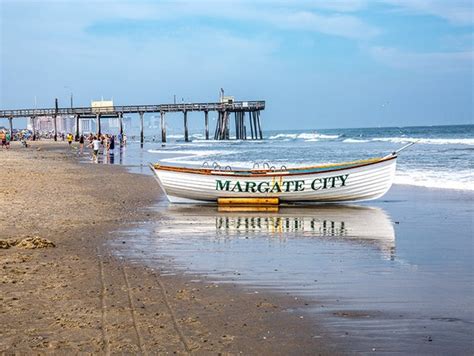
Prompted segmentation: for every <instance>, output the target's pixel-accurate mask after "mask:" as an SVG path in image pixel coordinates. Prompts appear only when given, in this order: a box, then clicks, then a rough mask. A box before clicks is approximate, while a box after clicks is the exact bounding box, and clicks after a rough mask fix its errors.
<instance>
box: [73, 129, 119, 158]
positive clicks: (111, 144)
mask: <svg viewBox="0 0 474 356" xmlns="http://www.w3.org/2000/svg"><path fill="white" fill-rule="evenodd" d="M85 140H87V141H88V142H89V144H88V147H90V148H92V157H93V159H94V160H95V161H97V160H98V158H99V152H100V150H101V148H102V151H103V153H104V154H113V151H114V149H115V141H116V137H115V135H108V134H106V135H93V134H89V136H88V137H87V139H86V138H85V137H84V135H81V136H80V137H79V147H80V150H81V152H82V150H83V148H84V141H85ZM117 141H118V142H119V145H125V144H126V136H125V135H123V136H122V135H120V134H119V137H118V138H117Z"/></svg>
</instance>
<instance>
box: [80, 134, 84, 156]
mask: <svg viewBox="0 0 474 356" xmlns="http://www.w3.org/2000/svg"><path fill="white" fill-rule="evenodd" d="M79 150H80V151H81V153H82V151H83V150H84V135H81V136H80V137H79Z"/></svg>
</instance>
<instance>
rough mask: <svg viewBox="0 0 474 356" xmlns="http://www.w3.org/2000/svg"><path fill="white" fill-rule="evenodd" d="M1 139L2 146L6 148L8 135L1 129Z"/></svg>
mask: <svg viewBox="0 0 474 356" xmlns="http://www.w3.org/2000/svg"><path fill="white" fill-rule="evenodd" d="M0 141H2V148H6V146H7V135H6V134H5V132H4V131H0Z"/></svg>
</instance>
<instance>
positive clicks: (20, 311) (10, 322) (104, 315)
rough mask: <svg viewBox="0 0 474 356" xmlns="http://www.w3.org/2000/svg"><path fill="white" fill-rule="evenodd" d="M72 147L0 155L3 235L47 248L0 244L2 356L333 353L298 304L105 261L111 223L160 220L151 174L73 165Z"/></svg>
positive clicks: (41, 146) (123, 225)
mask: <svg viewBox="0 0 474 356" xmlns="http://www.w3.org/2000/svg"><path fill="white" fill-rule="evenodd" d="M76 152H77V150H75V149H70V148H69V147H67V143H64V142H58V143H52V142H35V143H33V144H32V145H31V147H30V148H28V149H23V148H20V147H19V145H15V144H14V145H12V149H11V150H10V151H8V152H7V151H2V152H0V165H1V166H0V167H1V174H2V179H1V180H0V200H1V202H2V209H1V210H0V240H1V241H16V240H21V239H25V238H31V237H38V238H40V239H45V240H42V241H45V242H46V245H48V244H47V241H50V242H52V243H53V244H54V246H55V247H52V246H44V248H24V247H22V246H19V245H14V246H9V245H8V246H7V244H6V243H3V245H2V246H4V247H9V248H2V249H0V264H1V267H0V269H1V274H0V283H1V289H0V325H1V328H0V352H1V353H3V352H5V353H32V352H34V353H38V352H39V353H50V352H59V353H69V352H74V353H77V352H89V353H102V354H109V353H119V352H120V353H121V352H125V353H140V354H154V353H180V354H187V353H197V354H208V353H212V354H217V353H224V354H225V353H230V354H234V353H239V352H243V353H244V354H312V355H314V354H335V353H339V352H342V350H340V348H339V347H338V345H336V344H335V342H334V341H333V339H332V338H331V337H330V335H329V334H328V332H327V331H326V330H325V329H324V328H323V327H322V326H321V325H320V324H319V323H318V322H317V320H315V319H314V318H306V317H303V315H302V314H301V313H300V312H299V309H300V308H303V307H304V306H305V302H304V301H303V300H299V299H295V298H292V297H290V296H286V297H285V296H281V295H280V296H276V295H274V294H265V293H262V292H260V293H250V292H249V291H248V290H245V289H242V288H239V287H238V286H236V285H232V284H228V285H220V284H219V285H218V284H215V283H212V282H209V281H207V280H206V278H205V277H203V278H201V280H200V281H192V280H191V279H190V277H189V276H187V275H185V274H182V273H180V272H179V271H175V272H174V273H169V270H168V271H167V273H166V274H162V273H160V268H148V267H144V266H142V265H140V264H134V263H131V262H127V261H126V260H124V259H120V258H119V257H114V255H113V254H112V251H111V250H110V249H109V247H108V246H109V244H108V241H110V240H112V239H113V238H114V233H113V232H114V231H117V230H119V229H128V228H132V227H135V228H138V227H139V226H140V225H141V224H142V223H144V222H149V221H153V220H158V219H162V218H163V217H162V216H161V215H160V212H159V211H157V210H156V209H150V206H152V205H153V204H154V203H156V201H157V200H159V199H160V197H161V193H160V191H159V188H158V185H157V184H156V183H155V181H154V180H153V178H152V177H151V176H144V175H137V174H131V173H128V172H127V171H126V170H125V169H124V168H123V167H117V166H111V165H94V164H84V163H82V164H80V163H78V159H77V154H76ZM130 238H132V237H130ZM130 242H131V241H127V240H126V239H123V242H122V243H123V244H124V245H126V244H127V243H130ZM27 247H28V246H27ZM29 247H31V246H29Z"/></svg>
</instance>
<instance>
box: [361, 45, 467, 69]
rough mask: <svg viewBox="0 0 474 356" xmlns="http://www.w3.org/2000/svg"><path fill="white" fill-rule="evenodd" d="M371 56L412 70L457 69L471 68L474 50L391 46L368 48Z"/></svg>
mask: <svg viewBox="0 0 474 356" xmlns="http://www.w3.org/2000/svg"><path fill="white" fill-rule="evenodd" d="M370 54H371V55H372V57H373V58H374V59H375V60H377V61H379V62H381V63H384V64H386V65H388V66H390V67H393V68H398V69H413V70H420V69H421V70H424V71H425V70H436V71H458V70H466V69H470V70H471V71H472V69H473V64H472V63H473V60H474V51H472V50H471V51H459V52H429V53H417V52H408V51H403V50H400V49H397V48H391V47H372V48H370Z"/></svg>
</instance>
